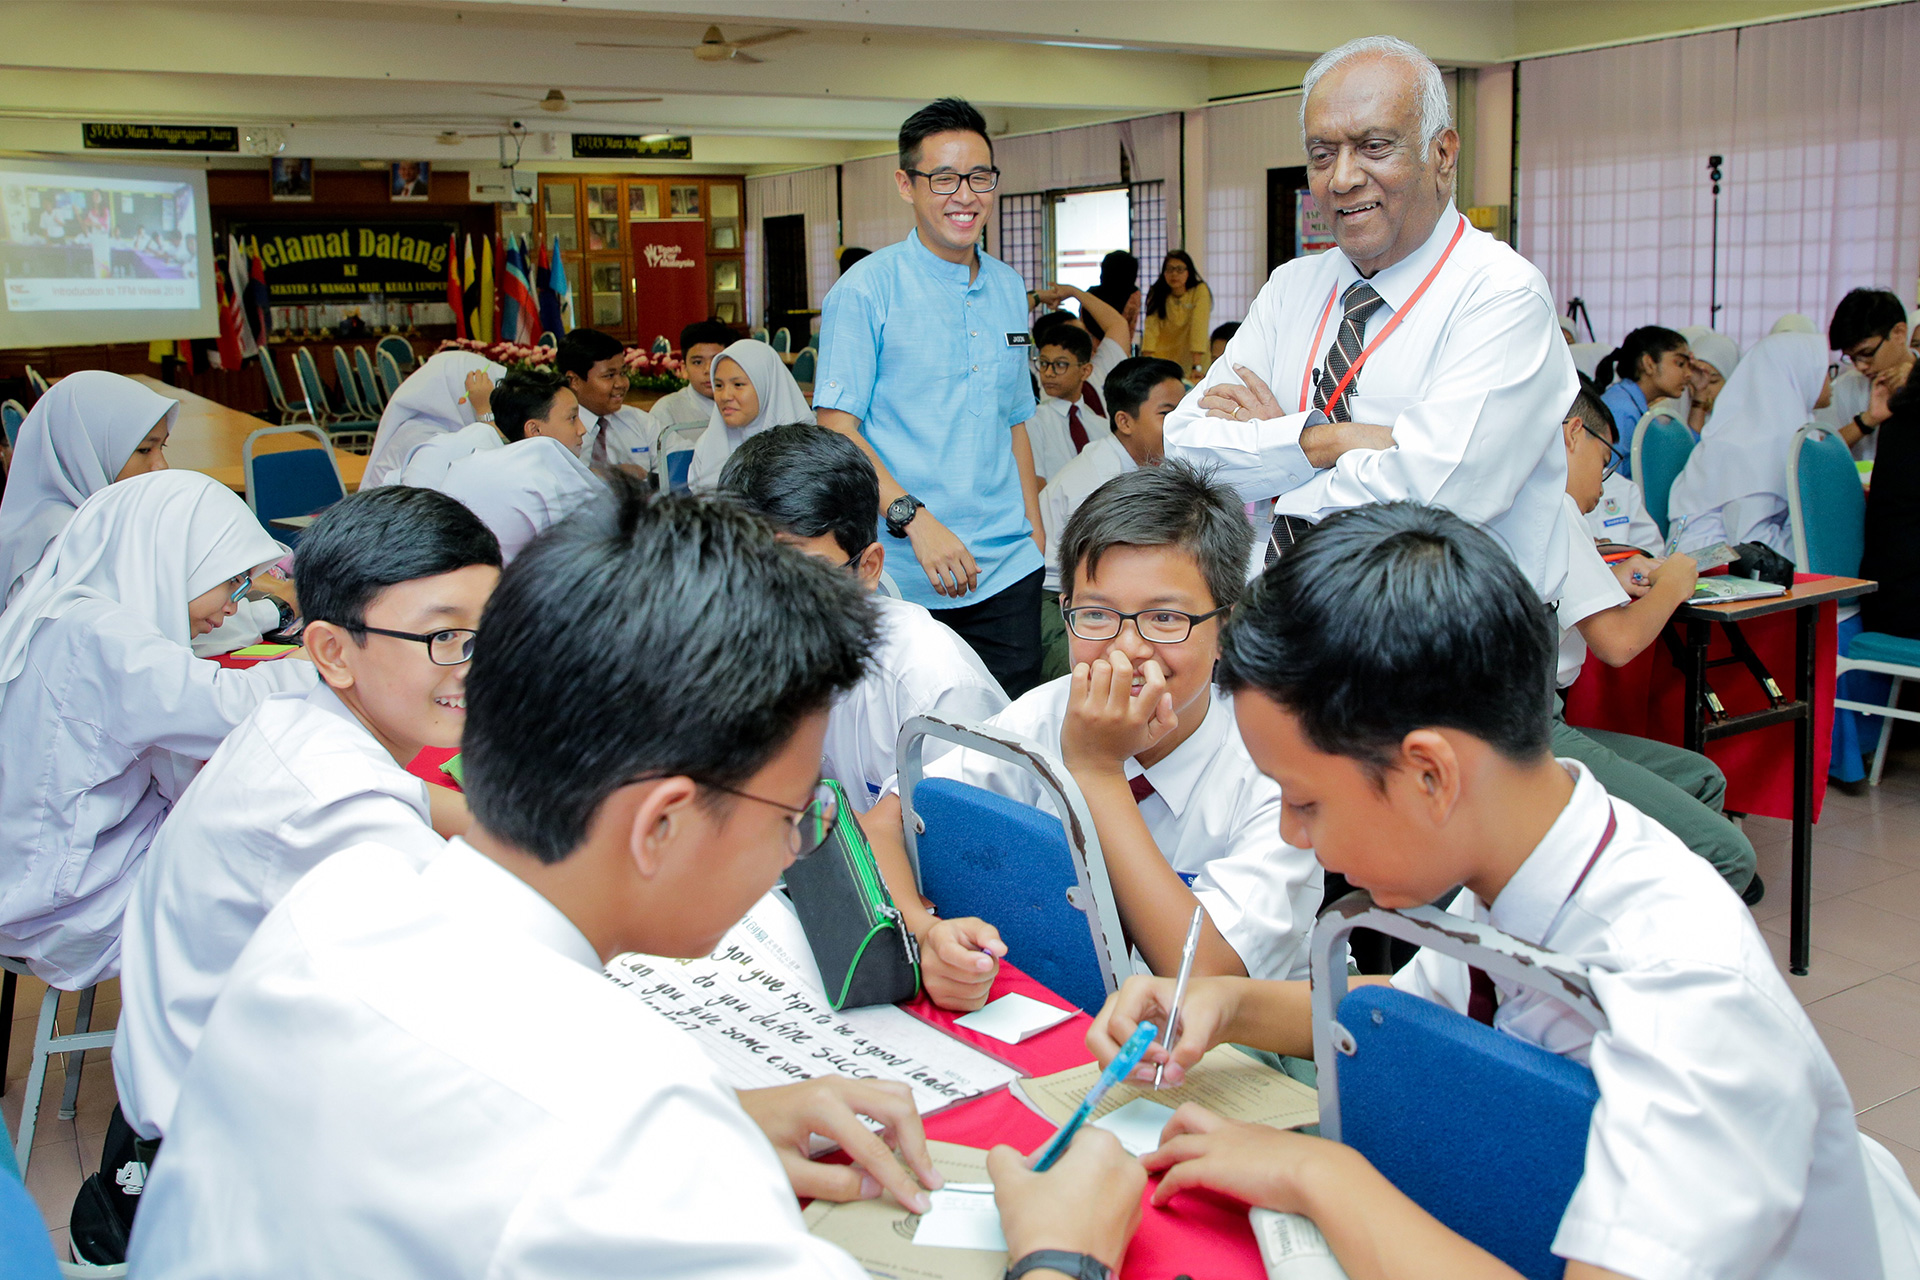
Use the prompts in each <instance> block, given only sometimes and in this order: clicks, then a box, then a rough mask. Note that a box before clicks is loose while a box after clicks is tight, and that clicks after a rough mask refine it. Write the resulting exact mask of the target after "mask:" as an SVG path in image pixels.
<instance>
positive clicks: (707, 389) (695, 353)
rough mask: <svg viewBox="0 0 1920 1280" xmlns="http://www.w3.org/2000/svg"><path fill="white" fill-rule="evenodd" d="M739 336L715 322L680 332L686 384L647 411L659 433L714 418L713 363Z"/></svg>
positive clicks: (691, 325) (704, 321)
mask: <svg viewBox="0 0 1920 1280" xmlns="http://www.w3.org/2000/svg"><path fill="white" fill-rule="evenodd" d="M848 252H849V253H851V252H852V250H848ZM739 336H740V335H739V334H737V333H735V332H734V331H733V330H732V329H730V328H728V327H727V326H726V325H724V324H722V323H721V322H720V321H718V320H696V321H695V322H694V323H692V324H690V325H688V326H687V327H686V328H684V329H682V330H681V331H680V360H681V369H682V371H683V372H684V373H685V374H686V375H687V385H686V386H684V387H682V388H680V389H679V390H678V391H670V392H668V393H667V394H666V395H664V396H661V397H660V398H659V399H658V400H655V401H654V402H653V408H651V409H649V410H648V411H647V412H648V413H650V414H652V415H653V420H654V421H655V422H657V423H659V424H660V429H661V430H662V431H664V430H666V429H667V428H668V427H672V426H678V425H679V424H681V423H683V422H706V421H707V420H708V419H710V418H711V417H712V416H713V362H714V361H715V360H716V359H717V358H719V355H720V353H721V352H722V351H725V350H726V349H727V348H728V347H730V346H732V345H733V344H734V342H735V340H736V339H738V338H739Z"/></svg>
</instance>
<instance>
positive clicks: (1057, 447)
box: [1026, 324, 1112, 485]
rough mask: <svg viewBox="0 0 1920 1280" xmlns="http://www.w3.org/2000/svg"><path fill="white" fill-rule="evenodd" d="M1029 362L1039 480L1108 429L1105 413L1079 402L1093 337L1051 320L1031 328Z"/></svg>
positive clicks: (1030, 426)
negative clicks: (1035, 384)
mask: <svg viewBox="0 0 1920 1280" xmlns="http://www.w3.org/2000/svg"><path fill="white" fill-rule="evenodd" d="M1033 345H1034V368H1035V369H1036V370H1037V371H1038V372H1039V375H1040V403H1039V405H1038V406H1037V407H1036V408H1035V409H1034V412H1033V416H1032V417H1031V418H1029V419H1027V422H1026V428H1027V443H1028V444H1029V445H1030V446H1031V447H1032V449H1033V471H1034V476H1035V478H1036V479H1037V480H1038V481H1039V483H1041V484H1042V485H1044V484H1046V483H1047V481H1048V480H1049V479H1051V478H1052V477H1054V476H1057V475H1059V474H1060V472H1061V469H1062V468H1064V467H1065V466H1066V465H1067V463H1069V462H1071V461H1073V459H1074V458H1076V457H1078V456H1079V454H1080V451H1081V450H1083V449H1085V448H1086V447H1087V446H1088V445H1090V444H1092V443H1093V442H1094V441H1095V440H1099V439H1101V438H1103V437H1105V436H1107V435H1110V434H1112V429H1111V427H1110V426H1109V425H1108V422H1107V419H1106V418H1105V417H1104V416H1103V415H1100V414H1096V413H1094V412H1093V410H1092V409H1090V408H1088V407H1087V406H1086V405H1085V404H1083V403H1082V402H1081V396H1082V388H1083V387H1084V386H1085V385H1086V381H1087V377H1088V375H1089V374H1091V373H1092V371H1093V339H1091V338H1089V337H1088V336H1087V333H1086V330H1084V329H1082V328H1080V326H1078V325H1073V324H1054V325H1050V326H1048V327H1047V328H1045V329H1042V330H1038V331H1036V333H1035V334H1034V339H1033Z"/></svg>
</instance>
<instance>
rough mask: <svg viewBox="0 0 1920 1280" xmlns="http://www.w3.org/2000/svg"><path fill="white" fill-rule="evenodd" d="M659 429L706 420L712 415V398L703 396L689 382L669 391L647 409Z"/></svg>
mask: <svg viewBox="0 0 1920 1280" xmlns="http://www.w3.org/2000/svg"><path fill="white" fill-rule="evenodd" d="M647 412H648V413H650V414H652V415H653V420H654V421H655V422H657V423H659V424H660V428H661V430H663V431H664V430H665V429H666V428H668V427H673V426H678V425H679V424H680V423H683V422H706V421H708V420H709V419H711V418H712V417H713V398H712V397H711V396H703V395H701V394H700V393H699V392H698V391H695V390H694V389H693V384H692V383H691V382H689V383H688V384H687V385H686V386H684V387H682V388H680V389H679V390H678V391H669V392H668V393H667V394H666V395H664V396H661V397H660V398H659V399H658V400H655V401H654V402H653V407H652V408H650V409H648V410H647Z"/></svg>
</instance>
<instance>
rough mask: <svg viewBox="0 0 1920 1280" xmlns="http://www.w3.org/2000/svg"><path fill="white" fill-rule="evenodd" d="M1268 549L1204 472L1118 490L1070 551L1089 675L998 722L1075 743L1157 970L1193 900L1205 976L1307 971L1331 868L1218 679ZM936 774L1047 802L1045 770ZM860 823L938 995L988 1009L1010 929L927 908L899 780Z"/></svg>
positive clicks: (973, 765) (1121, 897) (1167, 468)
mask: <svg viewBox="0 0 1920 1280" xmlns="http://www.w3.org/2000/svg"><path fill="white" fill-rule="evenodd" d="M1252 542H1253V531H1252V528H1251V526H1249V525H1248V523H1247V517H1246V512H1245V510H1244V509H1243V508H1242V507H1241V505H1240V503H1239V501H1238V500H1237V499H1236V498H1235V497H1234V495H1233V491H1232V490H1231V489H1229V488H1227V487H1226V486H1225V485H1223V484H1220V483H1218V482H1217V481H1215V480H1213V479H1212V478H1211V477H1209V476H1207V475H1206V474H1205V473H1203V472H1200V471H1198V470H1196V469H1195V468H1194V467H1192V466H1190V465H1187V464H1185V463H1175V462H1172V461H1171V460H1169V461H1168V462H1165V463H1162V464H1161V465H1160V466H1157V467H1142V468H1140V469H1139V470H1136V471H1129V472H1127V473H1126V474H1125V475H1122V476H1117V477H1115V478H1114V479H1112V480H1109V481H1107V483H1106V484H1104V485H1102V486H1100V488H1099V489H1097V490H1095V491H1094V493H1093V495H1092V496H1091V497H1089V498H1088V499H1087V500H1086V502H1084V503H1082V504H1081V506H1080V509H1079V510H1078V511H1076V512H1074V515H1073V518H1072V519H1071V520H1069V521H1068V522H1067V528H1066V533H1065V535H1064V536H1063V537H1062V538H1061V542H1060V579H1061V582H1062V583H1063V584H1065V585H1067V586H1068V590H1067V591H1066V593H1065V594H1063V595H1062V597H1061V601H1060V603H1061V604H1062V606H1064V607H1065V609H1066V617H1067V624H1068V627H1069V628H1070V630H1071V631H1072V632H1073V654H1072V656H1073V660H1074V669H1073V674H1072V675H1070V676H1063V677H1062V678H1060V679H1058V680H1054V681H1050V682H1048V683H1047V684H1043V685H1041V686H1040V687H1039V688H1037V689H1034V690H1033V691H1031V692H1030V693H1027V694H1025V695H1024V696H1022V697H1021V698H1020V699H1019V700H1017V701H1016V702H1015V703H1014V704H1013V705H1012V706H1011V707H1008V708H1007V709H1006V710H1005V711H1004V712H1002V713H1001V714H999V715H997V716H995V717H994V718H993V719H991V720H989V721H988V722H987V723H988V724H989V725H992V726H995V727H998V728H1002V729H1009V730H1012V731H1013V732H1015V733H1019V734H1023V735H1025V736H1027V737H1029V738H1032V739H1034V740H1035V741H1037V742H1039V743H1041V744H1043V745H1045V746H1047V747H1048V748H1050V749H1052V750H1055V751H1058V752H1059V754H1060V759H1061V761H1062V763H1064V764H1065V765H1066V767H1067V771H1068V772H1069V773H1071V774H1072V775H1073V780H1074V781H1075V782H1076V783H1078V784H1079V787H1080V790H1081V792H1082V794H1084V795H1085V796H1086V800H1087V808H1088V809H1089V810H1090V811H1091V812H1092V814H1093V821H1094V829H1095V831H1096V832H1097V833H1098V835H1099V837H1100V849H1101V853H1102V854H1103V855H1104V857H1105V859H1106V864H1107V875H1108V877H1109V878H1110V879H1111V881H1112V884H1113V898H1114V905H1115V906H1116V907H1117V908H1118V909H1119V912H1120V920H1121V923H1122V924H1123V925H1124V926H1125V927H1126V931H1127V935H1128V937H1129V938H1131V939H1132V941H1133V945H1134V948H1135V950H1137V951H1138V952H1139V955H1140V958H1141V959H1142V960H1144V961H1145V962H1146V965H1147V967H1148V968H1149V969H1150V970H1151V971H1152V972H1154V973H1172V972H1174V971H1176V970H1177V969H1178V968H1179V967H1180V954H1181V946H1182V943H1183V942H1184V941H1185V939H1186V935H1187V926H1188V922H1189V921H1190V920H1191V919H1192V917H1193V908H1194V906H1195V905H1196V904H1198V905H1200V906H1203V907H1205V908H1206V911H1207V918H1208V924H1207V926H1206V927H1205V928H1203V929H1202V930H1201V940H1200V950H1199V953H1198V956H1197V958H1196V960H1195V962H1194V963H1195V969H1194V971H1195V972H1196V973H1216V974H1217V973H1235V974H1244V973H1251V974H1254V975H1256V976H1259V977H1267V978H1287V977H1301V976H1304V975H1305V974H1306V972H1307V935H1308V933H1309V931H1310V930H1311V929H1312V927H1313V918H1314V913H1315V912H1316V911H1318V910H1319V907H1320V894H1321V874H1320V865H1319V864H1318V863H1317V862H1315V861H1314V860H1313V854H1312V853H1310V852H1308V851H1307V850H1305V849H1299V848H1295V847H1293V846H1292V845H1290V844H1288V843H1287V842H1286V841H1284V840H1283V839H1281V837H1280V812H1281V796H1280V788H1279V787H1277V786H1275V785H1274V784H1273V783H1272V782H1270V781H1268V780H1267V779H1265V778H1263V777H1261V776H1260V772H1259V770H1257V769H1255V768H1254V766H1253V761H1252V760H1250V759H1249V758H1248V756H1247V753H1246V749H1245V748H1244V747H1242V746H1241V744H1240V740H1239V738H1238V737H1236V736H1235V735H1234V732H1233V701H1232V699H1231V698H1230V697H1229V696H1228V695H1227V694H1225V693H1224V692H1222V691H1221V690H1219V689H1217V688H1215V687H1214V686H1213V666H1214V659H1215V657H1216V656H1217V654H1218V650H1219V642H1218V637H1219V634H1220V627H1221V625H1222V622H1223V620H1224V617H1225V615H1226V614H1227V612H1228V611H1229V610H1230V609H1232V608H1233V606H1234V602H1235V601H1236V600H1238V599H1239V598H1240V594H1241V592H1242V590H1243V589H1244V588H1245V585H1246V571H1247V556H1248V554H1249V552H1250V551H1251V550H1252ZM927 772H928V774H929V776H938V777H946V778H957V779H959V780H960V781H962V782H968V783H972V784H974V785H976V786H981V787H985V788H987V789H988V790H990V791H994V792H997V793H999V794H1001V795H1004V796H1008V797H1010V798H1012V799H1014V800H1018V801H1021V802H1022V803H1025V804H1031V805H1044V804H1045V801H1044V799H1043V798H1042V794H1041V792H1040V789H1039V785H1038V783H1037V782H1036V781H1035V780H1034V778H1033V775H1032V774H1030V773H1028V772H1025V771H1023V770H1019V769H1015V768H1013V767H1012V766H1010V765H1007V764H1004V763H1002V762H1001V761H999V760H995V759H993V758H991V757H988V756H984V755H982V754H980V753H979V752H976V751H966V750H959V751H954V752H952V753H951V754H949V755H946V756H943V757H942V758H941V759H939V760H937V761H935V762H934V763H933V764H932V765H931V766H929V768H928V770H927ZM864 825H865V827H866V829H867V832H868V834H869V836H870V837H871V838H872V839H873V842H874V849H875V852H876V855H877V856H878V857H879V859H880V864H881V867H882V869H883V870H884V871H885V872H886V874H887V881H888V885H889V887H890V888H891V889H892V890H893V897H894V901H895V902H896V903H898V904H899V905H900V907H901V909H902V910H903V911H904V912H905V913H906V915H907V919H908V923H909V925H910V926H911V927H912V928H913V930H914V932H915V933H916V934H917V935H919V937H920V939H921V942H920V963H921V976H922V979H923V981H924V983H925V985H926V990H927V994H928V995H929V996H931V997H932V998H933V1000H934V1001H935V1002H936V1003H938V1004H940V1005H941V1006H942V1007H944V1008H962V1007H968V1008H971V1007H977V1006H978V1005H979V1004H980V1002H981V1001H982V1000H984V999H985V997H986V994H987V987H988V986H989V985H991V980H992V975H993V973H994V971H995V969H996V967H997V961H998V957H999V956H1001V955H1004V954H1006V948H1005V945H1004V944H1003V943H1002V942H1001V940H1000V936H999V933H998V931H997V930H996V929H995V928H994V927H993V925H994V922H993V921H991V920H988V921H981V920H976V919H969V918H962V919H953V920H945V919H937V918H935V917H933V916H931V915H930V914H929V913H928V912H927V910H926V909H925V908H923V907H922V906H921V905H920V904H921V898H920V895H919V894H918V892H916V889H915V885H914V881H913V873H912V870H911V868H910V867H909V865H908V863H907V859H906V848H905V845H904V843H903V841H902V838H901V834H900V831H901V827H900V797H899V795H898V792H897V791H896V790H894V788H892V787H889V794H888V795H887V796H886V797H885V798H884V799H882V800H881V802H880V803H879V804H877V805H875V806H874V808H873V810H872V812H871V813H870V814H869V815H868V817H867V821H866V823H865V824H864ZM933 905H934V908H935V909H936V910H937V909H938V907H939V904H938V903H935V904H933ZM1011 958H1012V960H1013V962H1014V963H1015V964H1018V963H1019V962H1020V957H1019V956H1017V955H1016V956H1013V957H1011Z"/></svg>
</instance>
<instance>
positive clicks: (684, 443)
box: [653, 422, 707, 493]
mask: <svg viewBox="0 0 1920 1280" xmlns="http://www.w3.org/2000/svg"><path fill="white" fill-rule="evenodd" d="M706 429H707V424H706V423H704V422H681V423H676V424H675V425H673V426H671V427H668V428H667V429H666V430H665V431H662V432H661V433H660V438H659V439H658V440H656V441H654V445H653V478H654V485H655V487H656V488H658V489H659V490H660V492H661V493H685V492H686V491H687V471H688V469H689V468H691V467H692V466H693V447H694V446H695V445H696V444H698V443H699V442H700V433H701V432H703V431H705V430H706Z"/></svg>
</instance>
